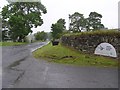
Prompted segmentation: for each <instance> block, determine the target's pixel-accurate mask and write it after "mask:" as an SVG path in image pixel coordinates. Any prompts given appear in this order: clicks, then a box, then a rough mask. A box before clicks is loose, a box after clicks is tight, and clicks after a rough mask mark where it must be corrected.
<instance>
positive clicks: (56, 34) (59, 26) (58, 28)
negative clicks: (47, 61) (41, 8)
mask: <svg viewBox="0 0 120 90" xmlns="http://www.w3.org/2000/svg"><path fill="white" fill-rule="evenodd" d="M65 23H66V22H65V19H59V20H58V21H57V23H55V24H52V26H51V31H52V32H51V34H52V37H53V39H59V38H60V37H61V35H62V33H63V32H64V31H65V28H66V27H65Z"/></svg>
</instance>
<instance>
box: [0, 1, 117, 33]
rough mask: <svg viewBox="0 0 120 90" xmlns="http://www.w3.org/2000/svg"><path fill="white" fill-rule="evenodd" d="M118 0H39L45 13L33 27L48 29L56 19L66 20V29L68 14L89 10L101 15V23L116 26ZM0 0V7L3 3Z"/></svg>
mask: <svg viewBox="0 0 120 90" xmlns="http://www.w3.org/2000/svg"><path fill="white" fill-rule="evenodd" d="M118 1H119V0H41V2H42V4H43V5H45V6H46V8H47V14H44V15H43V16H42V18H43V20H44V24H43V25H42V26H41V27H39V28H37V29H34V33H35V32H37V31H42V30H44V31H50V29H51V28H50V27H51V24H52V23H55V22H56V21H57V20H58V19H60V18H63V19H65V20H66V27H67V29H68V15H69V14H73V13H74V12H79V13H81V14H84V16H85V17H88V15H89V13H90V12H93V11H96V12H98V13H100V14H102V15H103V18H102V23H103V24H104V25H105V26H106V27H108V28H117V27H118ZM5 4H6V3H5V0H2V2H1V3H0V7H1V6H3V5H5Z"/></svg>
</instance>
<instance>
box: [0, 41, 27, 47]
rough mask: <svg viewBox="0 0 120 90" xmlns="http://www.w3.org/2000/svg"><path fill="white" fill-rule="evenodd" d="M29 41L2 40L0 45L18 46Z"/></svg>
mask: <svg viewBox="0 0 120 90" xmlns="http://www.w3.org/2000/svg"><path fill="white" fill-rule="evenodd" d="M24 44H27V43H23V42H0V46H18V45H24Z"/></svg>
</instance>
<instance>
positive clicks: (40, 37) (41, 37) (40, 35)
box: [34, 31, 47, 41]
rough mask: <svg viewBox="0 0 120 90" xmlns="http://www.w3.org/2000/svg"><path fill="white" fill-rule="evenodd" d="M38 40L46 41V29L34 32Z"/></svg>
mask: <svg viewBox="0 0 120 90" xmlns="http://www.w3.org/2000/svg"><path fill="white" fill-rule="evenodd" d="M34 36H35V39H36V40H41V41H45V40H46V39H47V33H46V32H44V31H41V32H37V33H35V34H34Z"/></svg>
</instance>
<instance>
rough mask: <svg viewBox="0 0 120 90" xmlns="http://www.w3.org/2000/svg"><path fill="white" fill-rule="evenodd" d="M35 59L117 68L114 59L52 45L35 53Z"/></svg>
mask: <svg viewBox="0 0 120 90" xmlns="http://www.w3.org/2000/svg"><path fill="white" fill-rule="evenodd" d="M33 56H34V57H35V58H38V59H39V58H44V59H46V60H49V61H50V62H55V63H61V64H72V65H80V66H102V67H117V66H118V61H117V60H116V59H113V58H109V57H103V56H96V55H93V54H92V55H91V54H83V53H80V52H78V51H77V50H74V49H71V48H69V47H66V46H62V45H58V46H52V45H51V43H50V44H48V45H46V46H44V47H42V48H40V49H38V50H36V51H35V52H33Z"/></svg>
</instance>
